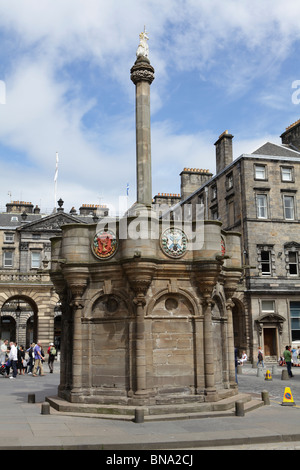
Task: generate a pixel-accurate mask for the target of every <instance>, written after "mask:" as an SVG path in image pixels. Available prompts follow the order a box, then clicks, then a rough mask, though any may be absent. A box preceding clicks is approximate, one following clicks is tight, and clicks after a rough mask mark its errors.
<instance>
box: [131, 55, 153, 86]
mask: <svg viewBox="0 0 300 470" xmlns="http://www.w3.org/2000/svg"><path fill="white" fill-rule="evenodd" d="M130 74H131V75H130V78H131V80H132V81H133V83H134V84H135V85H136V84H137V83H138V82H141V81H145V82H148V83H149V84H150V85H151V83H152V82H153V80H154V78H155V77H154V68H153V67H152V65H151V64H150V61H149V59H148V58H147V57H138V58H137V60H136V61H135V64H134V65H133V66H132V67H131V70H130Z"/></svg>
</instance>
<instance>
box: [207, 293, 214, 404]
mask: <svg viewBox="0 0 300 470" xmlns="http://www.w3.org/2000/svg"><path fill="white" fill-rule="evenodd" d="M211 307H212V300H211V298H207V299H205V300H204V309H205V310H204V369H205V393H206V395H207V398H208V400H210V399H213V396H214V395H215V394H216V388H215V358H214V344H213V332H212V310H211Z"/></svg>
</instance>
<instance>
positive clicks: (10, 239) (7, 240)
mask: <svg viewBox="0 0 300 470" xmlns="http://www.w3.org/2000/svg"><path fill="white" fill-rule="evenodd" d="M13 242H14V234H13V233H5V234H4V243H13Z"/></svg>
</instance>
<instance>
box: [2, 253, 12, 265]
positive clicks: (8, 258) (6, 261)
mask: <svg viewBox="0 0 300 470" xmlns="http://www.w3.org/2000/svg"><path fill="white" fill-rule="evenodd" d="M3 266H4V268H12V267H13V252H12V251H4V253H3Z"/></svg>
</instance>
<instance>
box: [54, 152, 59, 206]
mask: <svg viewBox="0 0 300 470" xmlns="http://www.w3.org/2000/svg"><path fill="white" fill-rule="evenodd" d="M57 175H58V152H56V163H55V175H54V211H56V203H57Z"/></svg>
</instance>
